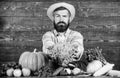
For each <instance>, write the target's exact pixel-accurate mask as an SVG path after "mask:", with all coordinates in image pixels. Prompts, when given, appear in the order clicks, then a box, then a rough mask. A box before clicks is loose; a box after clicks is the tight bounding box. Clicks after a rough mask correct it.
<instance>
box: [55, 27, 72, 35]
mask: <svg viewBox="0 0 120 78" xmlns="http://www.w3.org/2000/svg"><path fill="white" fill-rule="evenodd" d="M70 31H71V30H70V29H69V28H68V29H67V31H66V32H63V33H64V35H65V36H67V35H69V33H70ZM53 32H54V34H55V36H58V35H59V32H57V31H56V30H54V31H53Z"/></svg>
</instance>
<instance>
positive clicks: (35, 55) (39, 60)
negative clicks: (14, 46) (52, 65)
mask: <svg viewBox="0 0 120 78" xmlns="http://www.w3.org/2000/svg"><path fill="white" fill-rule="evenodd" d="M45 63H46V62H45V54H43V53H42V52H36V49H34V51H33V52H29V51H26V52H24V53H22V54H21V56H20V58H19V64H20V65H21V66H22V68H28V69H30V70H32V71H38V70H39V69H40V68H41V67H43V66H45Z"/></svg>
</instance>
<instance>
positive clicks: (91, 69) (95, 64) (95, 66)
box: [87, 60, 102, 74]
mask: <svg viewBox="0 0 120 78" xmlns="http://www.w3.org/2000/svg"><path fill="white" fill-rule="evenodd" d="M101 67H102V62H100V61H99V60H93V61H92V62H90V63H88V65H87V72H88V73H90V74H93V73H95V72H96V71H97V70H99V69H100V68H101Z"/></svg>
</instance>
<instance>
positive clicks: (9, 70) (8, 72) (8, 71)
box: [6, 68, 14, 76]
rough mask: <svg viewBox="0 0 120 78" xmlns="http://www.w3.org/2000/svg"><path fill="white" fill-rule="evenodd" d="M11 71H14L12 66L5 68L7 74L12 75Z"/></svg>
mask: <svg viewBox="0 0 120 78" xmlns="http://www.w3.org/2000/svg"><path fill="white" fill-rule="evenodd" d="M13 71H14V69H13V68H10V69H7V71H6V74H7V76H13Z"/></svg>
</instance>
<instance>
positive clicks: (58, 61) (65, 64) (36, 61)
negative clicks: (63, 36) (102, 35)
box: [0, 44, 107, 77]
mask: <svg viewBox="0 0 120 78" xmlns="http://www.w3.org/2000/svg"><path fill="white" fill-rule="evenodd" d="M76 49H77V48H76V47H73V46H70V45H69V44H67V45H66V44H58V45H56V46H54V47H52V48H49V51H50V52H49V54H48V55H45V54H44V53H43V52H40V51H38V52H36V49H34V51H33V52H29V51H25V52H23V53H22V54H21V56H20V58H19V62H18V63H16V62H9V63H6V64H2V66H1V68H2V70H0V76H12V77H20V76H39V77H48V76H57V75H78V74H84V75H85V74H86V75H87V74H91V73H92V74H93V72H95V71H96V70H97V69H98V68H100V67H102V66H103V65H105V64H106V63H107V61H106V60H105V58H104V57H103V56H102V53H101V52H102V49H99V48H98V47H97V48H94V49H88V50H86V51H85V52H84V53H85V57H86V59H87V61H89V62H92V64H93V63H94V65H95V64H96V65H97V66H96V69H94V70H93V69H91V66H90V65H89V64H88V66H87V68H88V70H87V72H86V71H83V70H81V69H79V68H77V67H76V65H74V64H71V62H73V61H75V60H78V61H79V58H76V55H75V53H76V52H77V50H76ZM94 60H95V61H94ZM77 63H79V62H77ZM70 64H71V65H70ZM98 64H99V65H98ZM92 66H93V65H92Z"/></svg>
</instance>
